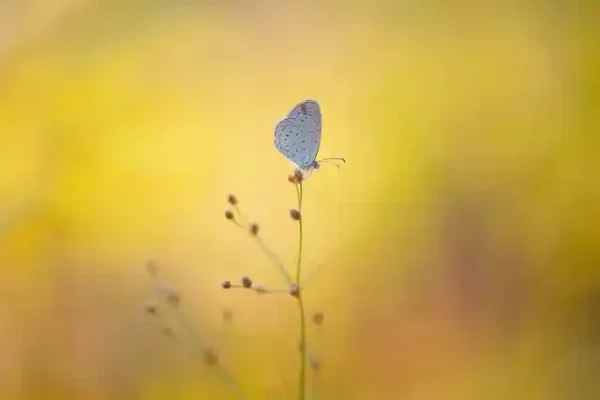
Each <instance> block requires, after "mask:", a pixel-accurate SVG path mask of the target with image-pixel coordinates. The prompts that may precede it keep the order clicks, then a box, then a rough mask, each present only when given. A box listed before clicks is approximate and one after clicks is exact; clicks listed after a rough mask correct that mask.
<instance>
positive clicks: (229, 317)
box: [223, 310, 233, 322]
mask: <svg viewBox="0 0 600 400" xmlns="http://www.w3.org/2000/svg"><path fill="white" fill-rule="evenodd" d="M232 319H233V313H232V312H231V311H229V310H223V322H229V321H231V320H232Z"/></svg>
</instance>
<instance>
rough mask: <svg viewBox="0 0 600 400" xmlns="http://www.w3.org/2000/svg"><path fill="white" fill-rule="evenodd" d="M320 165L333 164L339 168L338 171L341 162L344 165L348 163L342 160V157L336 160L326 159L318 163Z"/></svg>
mask: <svg viewBox="0 0 600 400" xmlns="http://www.w3.org/2000/svg"><path fill="white" fill-rule="evenodd" d="M318 162H319V163H322V162H324V163H327V164H332V165H335V166H336V167H338V169H339V168H340V164H339V162H341V163H342V164H345V163H346V160H345V159H343V158H341V157H335V158H324V159H322V160H319V161H318Z"/></svg>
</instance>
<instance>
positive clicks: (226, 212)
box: [225, 210, 234, 220]
mask: <svg viewBox="0 0 600 400" xmlns="http://www.w3.org/2000/svg"><path fill="white" fill-rule="evenodd" d="M225 218H227V219H228V220H232V219H233V218H234V216H233V212H232V211H231V210H227V211H225Z"/></svg>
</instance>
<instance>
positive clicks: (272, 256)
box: [231, 205, 294, 285]
mask: <svg viewBox="0 0 600 400" xmlns="http://www.w3.org/2000/svg"><path fill="white" fill-rule="evenodd" d="M235 210H236V212H237V214H238V216H240V217H241V218H243V216H242V213H241V211H240V210H239V208H238V207H237V205H236V206H235ZM231 222H232V223H234V224H235V225H236V226H237V227H239V228H240V229H242V230H244V231H247V230H248V228H247V226H244V225H242V224H240V223H239V222H237V221H236V220H232V221H231ZM242 222H243V223H244V224H245V225H247V223H246V222H244V221H242ZM253 237H254V239H255V240H256V242H257V243H258V247H260V250H261V251H262V252H263V253H264V254H265V255H266V256H267V258H268V259H269V260H271V262H272V263H273V264H274V265H275V266H276V267H277V269H278V270H279V273H280V274H281V275H282V276H283V278H284V279H285V280H286V282H287V284H288V285H291V284H292V283H293V282H294V281H293V280H292V277H291V276H290V274H289V272H288V271H287V270H286V269H285V265H284V264H283V261H281V259H280V258H279V257H277V254H275V252H273V251H272V250H271V249H270V248H269V246H267V244H266V243H265V241H264V240H263V239H262V238H261V237H260V236H255V235H253Z"/></svg>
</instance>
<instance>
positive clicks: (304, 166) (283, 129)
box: [275, 100, 346, 177]
mask: <svg viewBox="0 0 600 400" xmlns="http://www.w3.org/2000/svg"><path fill="white" fill-rule="evenodd" d="M321 130H322V122H321V107H320V106H319V103H317V102H316V101H315V100H304V101H302V102H300V103H299V104H298V105H296V106H295V107H294V108H292V111H290V112H289V114H288V115H287V117H285V118H284V119H282V120H281V121H279V122H278V123H277V126H276V127H275V147H276V148H277V150H279V152H280V153H281V154H283V155H284V156H285V157H286V158H287V159H288V160H290V161H291V162H293V163H294V164H295V165H296V166H297V167H298V168H300V170H301V171H302V173H303V174H304V175H306V177H308V175H310V172H312V170H313V169H318V168H319V164H320V163H321V162H332V161H341V162H346V160H344V159H343V158H325V159H321V160H317V153H318V152H319V146H320V144H321ZM336 165H337V164H336ZM338 167H339V166H338Z"/></svg>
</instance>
